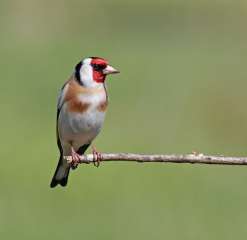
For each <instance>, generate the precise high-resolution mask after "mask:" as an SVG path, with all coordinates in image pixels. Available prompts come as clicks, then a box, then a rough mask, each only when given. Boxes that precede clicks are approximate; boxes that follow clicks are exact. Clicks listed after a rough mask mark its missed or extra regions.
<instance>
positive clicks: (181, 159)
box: [65, 153, 247, 165]
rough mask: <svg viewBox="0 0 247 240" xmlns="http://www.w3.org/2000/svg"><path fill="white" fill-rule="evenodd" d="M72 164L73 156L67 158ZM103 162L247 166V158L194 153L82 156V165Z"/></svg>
mask: <svg viewBox="0 0 247 240" xmlns="http://www.w3.org/2000/svg"><path fill="white" fill-rule="evenodd" d="M65 159H67V161H68V162H71V161H72V159H71V156H67V157H65ZM97 160H98V161H101V162H110V161H115V162H122V161H123V162H138V163H154V162H159V163H197V164H219V165H247V157H225V156H221V155H219V156H211V155H204V154H202V153H200V154H197V153H192V154H185V155H175V154H171V155H163V154H152V155H146V154H134V153H101V157H100V159H97V156H96V155H94V154H88V155H82V156H81V157H80V163H93V162H96V161H97Z"/></svg>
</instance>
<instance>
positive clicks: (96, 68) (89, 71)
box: [75, 57, 119, 87]
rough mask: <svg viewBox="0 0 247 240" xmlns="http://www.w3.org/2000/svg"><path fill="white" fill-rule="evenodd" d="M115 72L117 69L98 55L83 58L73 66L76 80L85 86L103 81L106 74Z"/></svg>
mask: <svg viewBox="0 0 247 240" xmlns="http://www.w3.org/2000/svg"><path fill="white" fill-rule="evenodd" d="M115 73H119V71H118V70H116V69H115V68H113V67H112V66H110V65H109V64H108V61H107V60H105V59H103V58H100V57H88V58H85V59H83V60H82V61H81V62H79V63H78V64H77V65H76V66H75V77H76V80H77V81H78V82H79V83H80V84H81V85H84V86H86V87H92V86H95V85H97V84H100V83H104V81H105V79H106V76H107V75H109V74H115Z"/></svg>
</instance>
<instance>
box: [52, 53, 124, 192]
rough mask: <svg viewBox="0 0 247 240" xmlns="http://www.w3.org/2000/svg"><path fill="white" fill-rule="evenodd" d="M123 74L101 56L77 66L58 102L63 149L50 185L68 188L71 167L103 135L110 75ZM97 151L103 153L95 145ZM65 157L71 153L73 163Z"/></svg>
mask: <svg viewBox="0 0 247 240" xmlns="http://www.w3.org/2000/svg"><path fill="white" fill-rule="evenodd" d="M116 73H119V71H118V70H117V69H115V68H114V67H113V66H111V65H109V63H108V61H107V60H106V59H104V58H101V57H86V58H84V59H82V60H81V61H80V62H79V63H78V64H76V66H75V67H74V71H73V73H72V75H71V76H70V77H69V79H68V80H67V82H65V84H64V85H63V87H62V88H61V90H60V93H59V96H58V101H57V121H56V136H57V146H58V149H59V152H60V157H59V160H58V164H57V168H56V170H55V173H54V176H53V178H52V180H51V183H50V187H51V188H54V187H56V186H57V185H61V186H62V187H65V186H66V185H67V182H68V176H69V173H70V169H71V168H72V169H75V168H76V167H77V165H78V164H79V162H80V155H82V154H84V153H85V151H86V150H87V148H88V147H89V146H90V145H91V143H92V141H93V140H94V139H95V137H96V136H97V135H98V134H99V132H100V130H101V128H102V125H103V122H104V118H105V113H106V110H107V106H108V93H107V88H106V83H105V80H106V77H107V75H109V74H116ZM93 153H94V154H96V155H97V156H99V154H100V153H99V152H97V151H96V149H95V148H93ZM64 156H71V159H72V160H71V163H69V162H68V161H67V160H66V159H65V158H64Z"/></svg>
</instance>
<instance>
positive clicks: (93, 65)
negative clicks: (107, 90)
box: [92, 64, 106, 71]
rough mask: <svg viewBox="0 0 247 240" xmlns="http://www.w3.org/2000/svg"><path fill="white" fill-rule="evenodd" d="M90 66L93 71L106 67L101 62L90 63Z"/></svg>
mask: <svg viewBox="0 0 247 240" xmlns="http://www.w3.org/2000/svg"><path fill="white" fill-rule="evenodd" d="M92 67H93V69H94V70H95V71H102V70H103V69H104V68H106V66H105V65H103V64H92Z"/></svg>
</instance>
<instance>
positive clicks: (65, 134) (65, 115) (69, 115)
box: [58, 109, 105, 149]
mask: <svg viewBox="0 0 247 240" xmlns="http://www.w3.org/2000/svg"><path fill="white" fill-rule="evenodd" d="M104 118H105V113H104V112H100V111H98V110H97V109H91V110H88V111H86V112H83V113H73V112H69V111H66V109H65V110H62V111H61V113H60V116H59V121H58V131H59V135H60V139H62V141H63V142H67V143H70V144H71V143H72V145H73V147H74V148H75V149H76V148H79V147H80V146H82V145H84V144H88V143H90V142H91V141H92V140H93V139H94V138H95V137H96V136H97V135H98V133H99V132H100V130H101V127H102V125H103V122H104Z"/></svg>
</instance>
